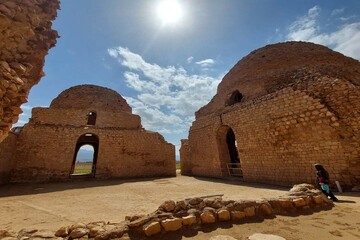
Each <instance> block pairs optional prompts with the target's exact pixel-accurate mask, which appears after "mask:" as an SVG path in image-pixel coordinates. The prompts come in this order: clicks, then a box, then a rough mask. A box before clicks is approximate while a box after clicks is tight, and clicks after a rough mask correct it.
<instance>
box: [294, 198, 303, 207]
mask: <svg viewBox="0 0 360 240" xmlns="http://www.w3.org/2000/svg"><path fill="white" fill-rule="evenodd" d="M293 203H294V205H295V207H296V208H302V207H304V206H306V202H305V200H304V199H303V198H296V199H293Z"/></svg>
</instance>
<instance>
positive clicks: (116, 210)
mask: <svg viewBox="0 0 360 240" xmlns="http://www.w3.org/2000/svg"><path fill="white" fill-rule="evenodd" d="M287 190H288V188H280V187H274V186H267V185H259V184H249V183H243V182H240V181H230V180H228V181H226V180H218V179H209V178H194V177H186V176H181V175H178V176H177V177H175V178H162V179H142V180H108V181H89V180H88V181H74V182H68V183H51V184H16V185H5V186H0V216H1V217H0V229H6V230H12V231H19V230H20V229H22V228H36V229H48V230H54V231H55V230H57V229H58V228H59V227H61V226H65V225H70V224H73V223H76V222H84V223H89V222H92V221H99V220H104V221H109V222H121V221H122V220H124V218H125V216H126V215H133V214H146V213H150V212H153V211H154V210H156V209H157V207H158V206H159V205H160V204H161V203H162V202H164V201H165V200H169V199H172V200H175V201H176V200H182V199H185V198H190V197H199V196H206V195H217V194H224V196H223V199H233V200H240V199H254V200H258V199H261V198H270V197H277V196H280V195H283V194H285V192H286V191H287ZM337 196H338V197H339V199H340V202H338V203H335V207H334V208H333V209H331V210H326V211H318V212H315V213H314V214H311V215H300V216H276V217H275V218H274V219H265V220H264V221H261V222H248V223H243V224H231V223H228V224H222V225H219V226H217V227H215V226H209V227H205V228H203V229H199V230H197V231H192V232H184V231H182V232H181V231H180V233H174V234H171V235H169V236H167V237H166V238H164V239H200V240H202V239H204V240H205V239H210V238H211V237H212V236H216V235H229V236H232V237H234V238H236V239H246V238H247V237H248V236H250V235H251V234H253V233H269V234H276V235H279V236H282V237H284V238H286V239H288V240H289V239H293V240H295V239H360V194H359V193H344V194H341V195H339V194H338V195H337ZM152 239H155V238H152Z"/></svg>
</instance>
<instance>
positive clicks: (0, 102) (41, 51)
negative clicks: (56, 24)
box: [0, 0, 59, 142]
mask: <svg viewBox="0 0 360 240" xmlns="http://www.w3.org/2000/svg"><path fill="white" fill-rule="evenodd" d="M58 8H59V1H58V0H36V1H35V0H0V142H1V141H2V140H3V139H4V138H5V137H6V136H7V134H8V131H9V130H10V128H11V126H12V124H14V123H16V122H17V121H18V115H19V114H20V113H22V110H21V108H20V105H21V104H23V103H25V102H27V96H28V94H29V91H30V89H31V87H32V86H33V85H34V84H36V83H38V82H39V80H40V78H41V77H42V76H44V73H43V71H42V68H43V65H44V58H45V55H47V53H48V50H49V49H50V48H51V47H53V46H55V44H56V38H57V37H58V34H57V32H56V31H54V30H52V29H51V25H52V23H51V21H52V20H54V19H55V17H56V11H57V9H58Z"/></svg>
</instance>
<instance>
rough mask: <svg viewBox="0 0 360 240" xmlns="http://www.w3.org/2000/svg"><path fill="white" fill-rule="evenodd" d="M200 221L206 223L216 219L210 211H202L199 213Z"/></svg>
mask: <svg viewBox="0 0 360 240" xmlns="http://www.w3.org/2000/svg"><path fill="white" fill-rule="evenodd" d="M200 218H201V222H202V223H205V224H208V223H214V222H215V221H216V218H215V215H214V213H212V212H203V213H202V214H200Z"/></svg>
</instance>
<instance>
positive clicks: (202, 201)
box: [0, 184, 333, 240]
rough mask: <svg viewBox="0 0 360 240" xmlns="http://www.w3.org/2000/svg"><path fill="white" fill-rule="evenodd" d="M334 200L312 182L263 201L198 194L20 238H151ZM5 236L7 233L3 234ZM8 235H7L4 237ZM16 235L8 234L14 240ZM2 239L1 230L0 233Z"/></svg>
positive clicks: (23, 234)
mask: <svg viewBox="0 0 360 240" xmlns="http://www.w3.org/2000/svg"><path fill="white" fill-rule="evenodd" d="M332 206H333V204H332V202H331V201H330V200H329V199H328V198H327V197H326V196H325V195H323V194H322V193H321V192H320V191H319V190H316V189H315V188H314V187H313V186H312V185H309V184H300V185H296V186H294V187H293V188H292V189H291V190H290V191H289V193H288V194H287V195H285V196H283V197H279V198H272V199H264V200H260V201H249V200H245V201H234V200H223V199H222V198H221V197H215V198H200V197H195V198H191V199H186V200H182V201H177V202H175V201H172V200H168V201H165V202H164V203H163V204H161V205H160V207H159V208H158V209H157V210H156V211H155V212H153V213H151V214H148V215H134V216H127V217H126V218H125V221H124V222H121V223H105V222H103V221H99V222H92V223H89V224H82V223H77V224H74V225H71V226H65V227H61V228H60V229H59V230H57V231H56V233H55V234H54V233H48V232H45V233H44V232H39V231H37V230H27V231H26V230H22V231H20V232H19V233H18V235H17V236H16V237H17V239H23V240H25V239H35V238H37V239H39V238H41V239H49V238H51V239H62V238H66V239H89V238H90V239H95V240H107V239H119V238H122V237H123V236H124V234H128V233H131V232H133V233H134V232H136V233H137V235H140V236H143V237H150V236H153V235H157V234H160V233H162V232H163V233H165V232H174V231H178V230H180V229H181V228H184V227H191V226H199V225H202V224H216V223H217V222H227V221H234V222H241V221H246V220H250V219H256V218H259V219H263V218H267V217H272V216H274V215H276V214H290V213H297V212H298V213H301V211H304V210H307V209H308V210H311V209H321V208H323V207H332ZM3 235H4V233H3ZM3 237H4V236H3ZM14 237H15V236H11V235H9V236H7V239H3V240H12V239H14ZM0 239H1V232H0Z"/></svg>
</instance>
